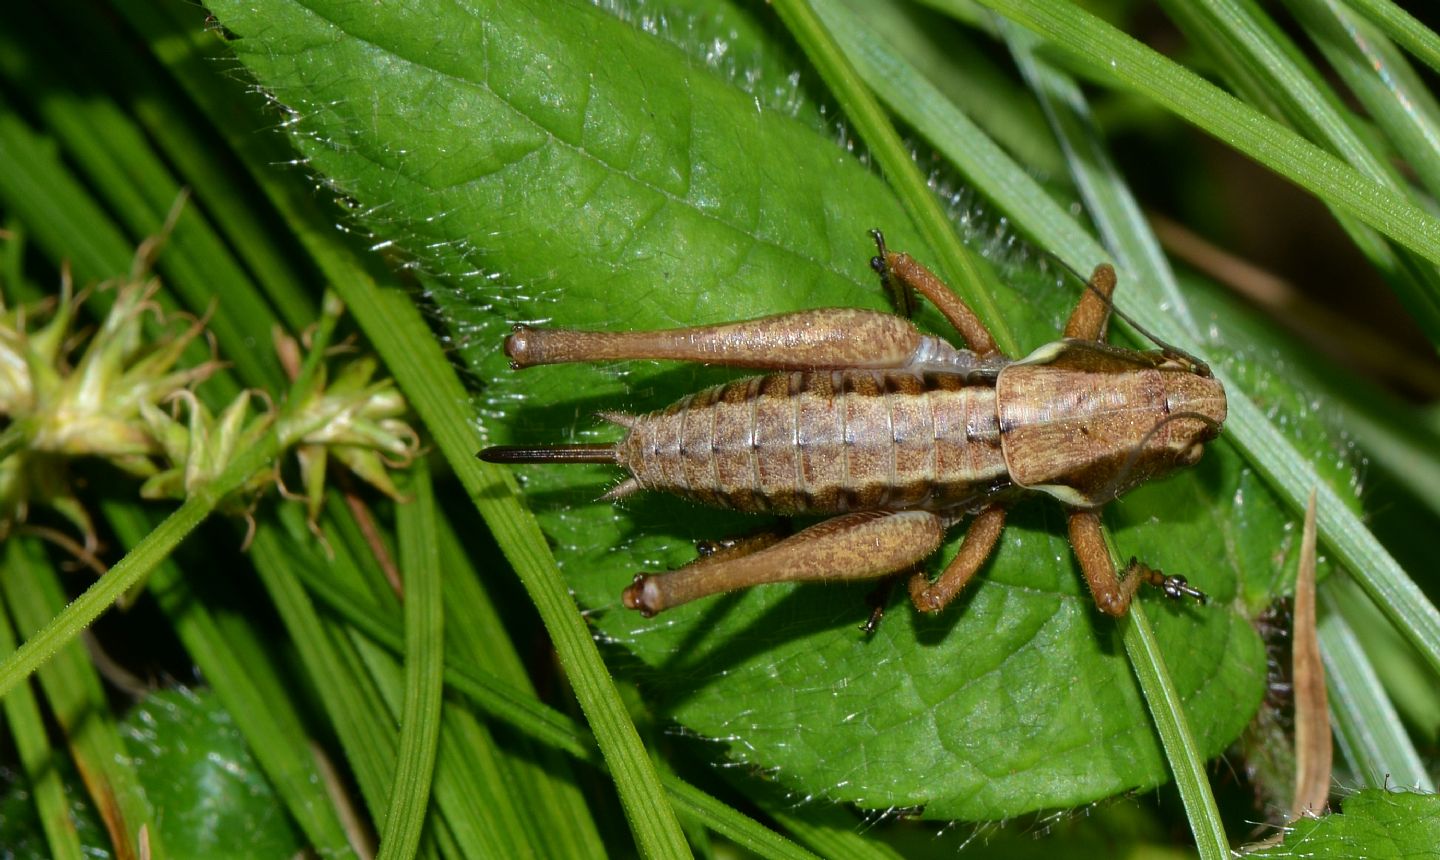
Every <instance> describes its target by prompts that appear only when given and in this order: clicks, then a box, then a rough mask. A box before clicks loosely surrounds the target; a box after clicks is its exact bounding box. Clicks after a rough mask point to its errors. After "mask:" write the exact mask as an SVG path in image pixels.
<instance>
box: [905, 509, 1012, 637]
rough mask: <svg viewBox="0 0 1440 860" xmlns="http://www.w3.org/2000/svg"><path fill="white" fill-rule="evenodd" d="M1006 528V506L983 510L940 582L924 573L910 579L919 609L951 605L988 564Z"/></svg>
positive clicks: (972, 523)
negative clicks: (1001, 533) (967, 584)
mask: <svg viewBox="0 0 1440 860" xmlns="http://www.w3.org/2000/svg"><path fill="white" fill-rule="evenodd" d="M1004 528H1005V509H1004V508H1003V507H1001V506H999V505H991V506H990V507H988V508H986V509H985V510H983V511H981V512H980V513H979V514H978V515H977V516H976V517H975V519H974V520H972V521H971V522H970V526H969V528H967V529H966V530H965V540H964V542H963V543H961V544H960V551H959V552H958V553H956V554H955V558H953V559H951V561H950V563H949V564H948V565H946V566H945V570H944V572H942V573H941V574H940V578H939V579H937V580H935V581H934V582H931V581H930V578H929V577H927V576H926V575H925V572H924V571H923V570H922V571H919V572H917V573H916V574H915V575H914V576H912V577H910V600H911V602H912V603H914V604H915V608H916V609H918V610H920V611H921V612H939V611H940V610H942V609H944V608H945V607H946V606H948V605H949V604H950V601H952V600H954V599H955V597H956V595H958V594H959V593H960V590H961V589H963V588H964V587H965V584H966V583H967V582H969V581H970V578H971V577H973V576H974V575H975V573H976V571H978V570H980V568H981V566H983V565H984V564H985V560H986V559H988V558H989V557H990V553H991V552H993V551H994V550H995V544H996V542H998V541H999V540H1000V532H1001V531H1002V530H1003V529H1004Z"/></svg>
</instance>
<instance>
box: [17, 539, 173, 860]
mask: <svg viewBox="0 0 1440 860" xmlns="http://www.w3.org/2000/svg"><path fill="white" fill-rule="evenodd" d="M5 550H6V553H5V559H6V561H5V567H4V571H3V575H0V591H3V592H4V599H5V602H6V604H7V605H8V606H9V609H10V612H11V614H12V615H13V617H14V618H15V623H16V626H17V627H18V629H19V630H20V632H21V633H22V634H24V633H29V634H30V637H29V639H28V640H27V641H26V644H25V645H22V646H21V647H20V648H19V649H18V650H16V651H15V652H13V653H12V654H11V656H10V658H9V659H8V660H6V662H5V665H6V666H9V665H11V664H13V663H16V662H18V661H19V658H20V656H21V654H22V653H23V652H24V651H25V648H26V646H28V645H30V644H31V643H33V642H35V641H36V640H39V639H41V638H42V636H43V635H44V632H45V631H46V630H49V629H52V628H53V627H54V624H53V622H52V623H49V624H47V623H46V622H47V621H48V620H50V619H53V618H55V617H56V613H57V612H59V610H60V607H61V606H62V605H63V604H64V602H65V594H64V591H63V590H62V589H61V586H60V580H59V577H58V576H57V575H56V573H55V571H54V570H53V569H52V568H51V567H50V566H49V564H48V563H46V562H45V561H44V560H42V558H41V556H40V554H39V552H38V548H37V547H36V545H35V543H34V540H33V539H26V538H11V539H10V540H7V541H5ZM101 581H102V582H103V581H104V580H101ZM88 593H89V592H87V594H88ZM80 600H84V597H83V596H82V597H81V598H80V599H79V600H77V601H76V603H79V602H80ZM73 605H74V604H72V606H73ZM63 614H64V613H61V615H63ZM42 625H44V626H43V627H42ZM37 630H39V632H36V631H37ZM56 650H57V651H58V653H56V654H55V655H54V656H55V660H53V661H52V662H50V663H49V664H48V665H46V666H45V667H44V668H43V669H42V670H41V671H40V673H39V680H40V687H41V689H42V690H44V692H45V698H46V700H47V702H48V704H49V709H50V711H51V713H52V714H53V715H54V717H55V720H56V722H58V723H59V724H60V729H61V731H62V732H64V734H65V741H66V744H67V746H68V747H69V749H70V754H71V756H72V757H73V758H74V760H75V766H76V769H77V770H78V771H79V772H80V776H81V778H82V779H83V780H84V782H85V788H86V790H87V791H88V792H89V793H90V798H91V800H92V802H93V803H94V804H95V808H96V809H97V810H99V812H100V817H101V819H102V820H103V821H104V823H105V827H106V830H107V831H108V832H109V835H110V842H111V846H112V848H113V850H114V852H115V856H116V857H117V858H120V860H133V858H139V857H140V847H139V846H140V844H141V830H142V828H143V829H144V830H145V831H147V838H148V841H149V843H150V856H151V857H156V858H161V857H165V856H167V855H166V852H165V849H164V845H165V841H164V839H163V837H162V834H161V832H160V829H159V826H158V822H157V821H156V820H155V811H154V810H152V809H151V807H150V805H149V802H148V800H147V798H146V796H145V792H144V790H143V789H142V788H141V786H140V782H139V779H138V778H137V776H136V774H135V769H134V766H133V763H132V762H131V761H130V759H129V757H128V756H127V755H126V754H125V747H124V743H123V742H122V741H121V739H120V733H119V731H118V730H117V729H116V727H115V720H114V718H113V717H112V716H111V715H110V712H109V710H108V709H107V708H106V704H105V691H104V689H103V688H102V687H101V685H100V676H99V675H98V674H97V673H96V671H95V668H94V667H93V666H91V665H90V660H89V657H88V656H87V655H86V653H85V649H84V648H82V647H81V645H80V643H78V642H60V643H57V644H56ZM26 674H28V672H27V673H26ZM22 677H23V676H22Z"/></svg>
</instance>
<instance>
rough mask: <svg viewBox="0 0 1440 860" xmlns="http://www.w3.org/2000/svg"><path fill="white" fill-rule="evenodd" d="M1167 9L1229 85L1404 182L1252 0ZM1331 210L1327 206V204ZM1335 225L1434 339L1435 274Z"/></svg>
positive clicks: (1438, 278) (1370, 172) (1382, 177)
mask: <svg viewBox="0 0 1440 860" xmlns="http://www.w3.org/2000/svg"><path fill="white" fill-rule="evenodd" d="M1164 6H1165V9H1166V11H1167V12H1168V13H1169V14H1170V16H1171V18H1173V19H1174V20H1175V22H1176V23H1177V24H1179V25H1180V27H1181V28H1182V29H1183V30H1184V32H1185V33H1186V35H1187V36H1190V37H1191V39H1192V41H1195V42H1196V43H1197V44H1200V45H1202V46H1204V48H1205V49H1206V50H1207V51H1208V53H1210V54H1211V55H1212V56H1213V57H1214V58H1215V61H1216V63H1217V64H1218V66H1219V68H1220V70H1221V72H1222V74H1223V75H1224V76H1225V78H1226V79H1227V80H1228V81H1229V82H1230V84H1231V86H1232V87H1233V88H1234V89H1235V90H1236V92H1237V93H1239V94H1240V95H1241V96H1242V97H1243V98H1245V99H1246V100H1247V101H1249V102H1250V103H1251V104H1253V105H1255V106H1257V107H1259V108H1262V109H1264V110H1265V111H1267V112H1268V113H1269V114H1271V115H1272V116H1274V117H1275V118H1277V119H1278V120H1280V121H1282V122H1286V123H1288V124H1289V125H1291V126H1292V127H1294V128H1296V129H1298V130H1299V131H1300V132H1301V133H1302V134H1304V135H1306V136H1307V137H1308V138H1309V139H1310V140H1313V141H1315V142H1317V143H1318V144H1320V145H1322V146H1325V147H1327V148H1328V149H1330V150H1331V151H1332V152H1334V153H1335V154H1336V155H1338V156H1339V157H1341V158H1342V159H1344V160H1345V161H1347V162H1348V163H1349V164H1350V165H1352V166H1353V167H1354V168H1355V169H1356V170H1358V171H1360V173H1361V174H1363V175H1364V176H1366V177H1368V178H1369V179H1371V180H1373V181H1374V182H1376V183H1378V184H1379V185H1381V186H1384V187H1386V188H1389V189H1392V190H1393V191H1395V192H1396V193H1399V194H1404V195H1408V193H1409V189H1408V186H1407V184H1406V182H1405V180H1404V179H1403V177H1401V175H1400V172H1399V170H1398V169H1396V168H1395V166H1394V165H1392V164H1391V163H1390V161H1389V159H1390V155H1389V153H1388V152H1387V151H1384V149H1383V147H1380V146H1379V145H1378V143H1377V141H1376V140H1375V138H1374V136H1373V135H1369V136H1367V135H1362V134H1361V133H1360V131H1359V129H1358V128H1357V126H1358V125H1359V121H1358V120H1357V119H1356V118H1355V117H1354V115H1353V114H1352V113H1351V112H1350V110H1349V109H1348V108H1347V107H1346V106H1345V105H1344V104H1343V103H1342V102H1341V101H1340V99H1339V97H1338V96H1336V95H1335V93H1334V88H1333V87H1332V86H1331V85H1330V84H1329V82H1328V81H1327V80H1326V79H1325V77H1324V76H1323V75H1322V74H1321V73H1320V71H1319V70H1318V69H1316V68H1315V67H1314V65H1313V64H1311V62H1310V61H1309V59H1308V58H1307V57H1306V56H1305V55H1304V53H1303V52H1301V50H1300V49H1299V48H1298V47H1297V46H1296V45H1295V44H1294V43H1293V42H1292V41H1291V40H1290V38H1289V37H1288V36H1287V35H1286V34H1285V33H1284V32H1283V31H1282V30H1281V29H1280V27H1279V25H1277V24H1276V23H1275V22H1274V21H1272V20H1271V19H1270V18H1269V16H1268V15H1267V14H1266V13H1265V11H1264V10H1263V9H1261V8H1260V7H1259V6H1258V4H1256V3H1255V2H1253V0H1217V2H1215V3H1207V4H1195V3H1185V2H1174V1H1173V0H1166V2H1165V3H1164ZM1333 208H1334V207H1332V209H1333ZM1335 216H1336V219H1337V220H1338V221H1339V223H1340V226H1341V227H1342V228H1343V229H1344V230H1345V231H1346V232H1347V233H1348V234H1349V235H1350V238H1351V239H1352V241H1354V242H1355V244H1356V246H1357V247H1358V248H1359V249H1360V250H1361V252H1362V253H1364V254H1365V256H1366V257H1367V258H1368V259H1369V260H1370V261H1371V263H1372V264H1373V265H1375V267H1376V268H1377V269H1379V270H1380V271H1381V272H1382V273H1384V274H1385V277H1386V279H1387V280H1388V281H1389V282H1390V284H1391V285H1392V288H1393V289H1394V290H1395V293H1396V295H1397V296H1399V297H1400V299H1401V300H1402V301H1403V302H1404V303H1405V306H1406V307H1407V308H1408V309H1409V310H1410V312H1411V314H1412V315H1413V316H1414V317H1415V319H1416V321H1417V322H1418V323H1419V325H1420V327H1421V328H1422V329H1423V330H1424V331H1426V332H1427V333H1428V334H1429V335H1430V336H1431V339H1432V340H1434V341H1437V342H1440V273H1437V272H1436V271H1435V267H1433V266H1428V265H1426V264H1425V263H1424V262H1423V261H1420V260H1417V259H1416V258H1415V257H1414V255H1413V254H1411V253H1410V252H1408V251H1406V250H1404V249H1396V248H1394V247H1392V246H1391V245H1390V243H1389V242H1387V241H1386V240H1385V239H1384V238H1383V237H1381V236H1379V235H1377V234H1376V233H1375V231H1373V230H1371V229H1370V228H1368V227H1366V226H1365V225H1364V224H1361V223H1358V222H1357V221H1356V219H1355V218H1354V217H1353V216H1351V215H1349V214H1347V213H1346V212H1344V211H1342V210H1335Z"/></svg>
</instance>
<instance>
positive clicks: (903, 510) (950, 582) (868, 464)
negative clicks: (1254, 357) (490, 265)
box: [480, 230, 1226, 630]
mask: <svg viewBox="0 0 1440 860" xmlns="http://www.w3.org/2000/svg"><path fill="white" fill-rule="evenodd" d="M872 235H873V236H874V238H875V242H876V246H877V248H878V249H879V255H878V256H876V257H875V258H874V259H872V260H871V266H872V267H873V268H874V269H875V270H876V272H877V273H879V274H880V276H881V279H882V281H883V283H884V284H885V285H886V286H887V287H891V288H897V287H898V288H899V289H897V292H898V293H899V294H901V295H907V294H908V293H907V290H914V291H915V292H918V293H920V294H921V295H923V296H925V297H926V298H927V299H929V300H930V301H931V302H932V303H934V305H935V306H936V307H937V308H939V310H940V312H941V313H942V314H943V315H944V316H945V318H946V319H947V320H949V321H950V323H951V324H952V325H954V326H955V328H956V329H957V330H958V331H959V332H960V334H961V336H962V337H964V339H965V341H966V343H967V344H968V345H969V349H958V348H956V347H954V346H952V345H951V344H949V343H947V342H946V341H944V340H941V339H940V338H937V337H934V336H930V335H925V334H922V333H921V332H920V331H919V330H918V329H916V328H915V326H914V325H912V324H911V323H910V322H909V321H908V320H905V319H902V318H901V317H898V316H894V315H892V314H885V313H880V312H877V311H868V310H859V309H851V308H822V309H817V310H810V311H800V312H797V313H787V314H779V315H777V316H770V317H763V318H761V319H755V320H749V321H746V322H735V323H726V324H721V325H711V326H699V327H695V328H684V329H669V330H663V331H649V332H589V331H575V330H569V329H548V330H540V329H532V328H529V327H526V326H517V327H516V329H515V332H514V333H513V334H512V335H510V337H509V338H508V339H507V340H506V341H505V352H506V354H507V355H508V356H510V358H511V363H512V366H513V367H516V368H521V367H529V366H532V365H537V364H555V363H560V362H571V361H607V360H624V359H671V360H678V361H698V362H705V363H709V364H723V365H730V366H734V367H748V368H760V369H765V370H770V371H778V372H776V373H772V374H771V375H768V376H759V377H752V378H749V379H742V380H739V381H737V382H731V383H728V384H725V385H720V386H716V387H713V388H707V389H705V390H704V391H701V392H698V393H696V394H692V395H690V396H688V397H685V398H683V399H681V400H680V401H678V402H676V403H674V404H673V405H671V406H670V407H669V408H667V409H663V410H661V411H659V412H652V413H649V414H645V415H628V414H622V413H618V412H606V413H602V415H601V417H603V418H605V419H606V420H608V421H611V422H613V423H615V424H619V425H621V426H623V427H626V428H628V430H629V433H628V434H627V435H626V436H625V438H624V439H621V440H620V441H619V442H616V443H614V444H581V445H559V446H550V447H516V446H500V447H493V448H487V449H485V450H484V451H481V452H480V457H481V458H482V459H484V460H487V461H489V462H492V463H613V464H616V465H619V466H622V467H624V468H625V469H626V470H628V471H629V473H630V477H629V478H628V479H626V480H625V481H624V482H623V483H621V484H620V485H619V486H617V487H615V488H614V489H613V490H611V491H610V492H609V493H607V494H606V498H609V499H618V498H620V497H622V496H626V495H629V494H630V493H632V492H635V491H636V490H640V489H647V490H660V491H664V492H669V493H674V494H676V495H679V496H682V497H684V498H687V499H691V500H693V501H696V502H700V503H702V504H706V505H714V506H718V507H725V508H734V509H736V510H741V511H752V512H757V513H762V512H763V513H775V514H833V515H834V516H833V518H832V519H828V520H825V521H824V522H821V523H819V524H817V525H813V526H811V527H809V528H807V529H804V530H803V531H800V532H798V533H796V534H794V535H792V536H790V537H786V538H783V539H781V538H779V537H778V536H774V535H765V536H761V537H753V538H747V539H741V540H738V541H727V542H723V543H719V544H709V545H703V544H702V546H701V557H700V558H699V559H697V560H696V561H695V562H693V563H691V564H689V565H686V566H685V567H682V568H680V569H679V570H675V571H671V572H668V573H662V574H658V575H649V574H640V575H637V576H636V577H635V580H634V582H633V583H631V585H630V586H629V587H628V588H626V589H625V592H624V595H623V601H624V603H625V605H626V606H627V607H629V608H631V609H637V610H639V611H640V612H642V613H644V614H645V615H647V616H648V615H653V614H654V613H657V612H660V611H661V610H664V609H668V608H670V607H672V606H678V605H680V604H682V603H687V602H689V601H691V600H695V599H696V598H700V597H705V596H707V595H712V594H719V593H722V592H728V591H733V590H735V589H739V588H747V587H749V586H752V585H759V584H762V583H769V582H786V581H798V580H807V581H808V580H823V581H832V580H851V579H868V578H879V577H885V576H888V575H891V574H898V573H902V572H904V571H907V570H913V569H915V568H916V567H918V566H919V564H920V563H921V562H922V561H924V559H925V558H926V557H927V556H929V555H930V554H931V553H933V552H935V550H937V549H939V547H940V544H941V542H942V541H943V540H944V537H945V533H946V531H947V530H948V529H949V528H951V527H952V526H954V525H956V524H958V523H959V522H961V521H962V520H963V519H965V518H966V517H969V516H972V515H973V517H974V519H973V520H972V521H971V523H970V526H969V529H968V531H967V532H966V535H965V539H964V542H963V543H962V544H961V547H960V551H959V553H957V554H956V556H955V558H954V560H952V561H951V562H950V564H949V565H948V566H947V567H946V568H945V570H944V572H943V573H941V575H940V577H939V578H938V579H936V580H934V581H933V582H932V581H931V580H930V579H929V577H928V576H926V574H925V573H924V572H923V571H918V572H915V573H913V574H912V575H911V576H910V580H909V587H910V598H911V600H912V601H913V602H914V604H915V606H916V608H917V609H919V610H920V611H922V612H939V611H940V610H941V609H943V608H944V607H945V606H946V605H947V604H948V603H949V602H950V601H951V600H953V599H954V598H955V596H956V595H957V594H958V593H959V592H960V590H961V589H962V588H964V587H965V584H966V583H967V582H969V580H970V578H971V577H972V576H974V574H975V572H976V571H977V570H979V569H980V567H981V565H983V564H984V562H985V560H986V559H987V558H988V557H989V556H990V553H991V551H992V550H993V549H994V547H995V543H996V541H997V539H998V538H999V536H1000V531H1001V529H1002V528H1003V526H1004V522H1005V509H1006V506H1007V505H1008V504H1009V503H1010V502H1011V501H1013V499H1014V498H1015V496H1016V495H1017V494H1018V493H1020V492H1023V491H1032V492H1041V493H1046V494H1049V495H1051V496H1053V497H1055V498H1056V499H1059V500H1060V502H1061V503H1063V504H1064V505H1065V506H1066V507H1067V510H1068V518H1069V534H1070V543H1071V545H1072V546H1073V547H1074V549H1075V555H1076V557H1077V558H1078V559H1079V561H1080V567H1081V570H1082V571H1083V572H1084V575H1085V579H1086V581H1087V582H1088V583H1089V585H1090V591H1091V593H1092V594H1093V595H1094V598H1095V603H1096V604H1097V605H1098V606H1099V607H1100V609H1101V610H1103V611H1104V612H1106V613H1108V614H1110V615H1114V616H1120V615H1123V614H1125V612H1126V610H1127V609H1128V608H1129V606H1130V601H1131V599H1132V597H1133V596H1134V594H1135V591H1136V589H1137V588H1139V586H1140V584H1141V583H1149V584H1151V585H1154V586H1158V587H1160V588H1161V589H1163V590H1164V592H1165V594H1167V595H1168V596H1170V597H1172V598H1178V597H1180V596H1183V595H1188V596H1190V597H1194V598H1196V599H1198V600H1201V601H1203V600H1204V599H1205V598H1204V595H1203V594H1202V593H1201V592H1199V591H1197V590H1195V589H1194V588H1191V587H1190V586H1189V585H1188V584H1187V583H1186V580H1185V578H1184V577H1181V576H1165V575H1164V574H1162V573H1161V572H1159V571H1157V570H1152V569H1151V568H1149V567H1147V566H1145V565H1144V564H1142V563H1140V562H1138V561H1136V560H1134V559H1131V561H1130V565H1129V567H1128V568H1127V569H1126V571H1125V575H1124V576H1123V577H1122V576H1120V575H1118V574H1117V572H1116V569H1115V565H1114V564H1113V562H1112V561H1111V558H1110V554H1109V551H1108V550H1107V548H1106V546H1105V541H1104V538H1103V536H1102V534H1101V531H1100V516H1099V509H1100V508H1101V507H1102V506H1104V505H1105V504H1106V503H1107V502H1109V501H1110V500H1111V499H1114V498H1115V497H1116V496H1118V495H1120V494H1121V493H1123V492H1125V491H1126V490H1128V489H1131V488H1132V487H1135V486H1137V485H1139V484H1141V483H1144V482H1145V481H1148V480H1150V479H1152V478H1158V477H1160V476H1162V475H1166V474H1168V473H1170V472H1172V471H1174V470H1176V469H1179V468H1182V467H1185V466H1189V465H1192V464H1193V463H1195V462H1196V461H1197V460H1198V459H1199V458H1200V455H1201V453H1202V452H1203V450H1204V445H1205V443H1206V442H1208V441H1210V440H1212V439H1214V438H1215V437H1216V436H1218V435H1219V432H1220V427H1221V424H1222V423H1223V422H1224V420H1225V412H1226V401H1225V389H1224V388H1223V387H1222V386H1221V384H1220V383H1219V381H1217V380H1215V379H1214V378H1213V377H1212V376H1211V375H1210V370H1209V368H1208V367H1206V366H1205V364H1204V363H1203V362H1201V361H1199V360H1198V359H1196V358H1194V357H1192V356H1190V355H1187V354H1186V353H1184V352H1182V351H1180V350H1178V349H1175V348H1173V347H1168V346H1165V345H1163V344H1160V345H1161V346H1162V349H1159V350H1153V351H1136V350H1130V349H1122V348H1120V347H1115V346H1110V345H1108V344H1106V343H1104V340H1103V339H1104V336H1105V329H1106V325H1107V323H1108V320H1109V316H1110V312H1111V310H1113V306H1112V305H1111V302H1110V295H1111V294H1112V293H1113V291H1114V289H1115V270H1114V269H1112V268H1111V267H1110V266H1109V265H1105V264H1101V265H1099V266H1097V267H1096V268H1095V271H1094V273H1093V274H1092V275H1091V277H1090V281H1089V283H1088V285H1087V289H1086V291H1085V294H1084V295H1082V296H1081V298H1080V301H1079V303H1078V304H1077V305H1076V306H1075V309H1074V311H1072V312H1071V315H1070V319H1069V321H1068V322H1067V323H1066V325H1065V332H1064V338H1063V339H1062V340H1058V341H1055V342H1053V343H1049V344H1046V345H1045V346H1042V347H1040V348H1039V349H1037V350H1035V351H1034V352H1032V353H1031V354H1030V355H1028V356H1026V357H1025V358H1022V359H1019V360H1012V359H1010V358H1008V357H1006V356H1005V355H1003V354H1002V353H1001V352H1000V351H999V349H998V348H997V347H996V346H995V340H994V338H993V337H991V335H990V332H989V331H988V330H987V329H986V328H985V326H984V325H983V324H982V323H981V322H980V319H979V318H978V317H977V316H975V313H974V312H973V311H972V310H971V309H970V308H969V307H968V306H967V305H966V304H965V303H964V302H963V301H962V300H961V299H960V298H959V297H958V296H956V295H955V294H954V293H952V292H951V291H950V290H949V289H948V288H947V287H946V286H945V285H944V284H943V283H942V282H941V281H940V279H939V278H937V277H936V276H935V275H934V274H933V273H931V272H930V271H929V270H928V269H926V268H925V267H924V266H923V265H921V264H920V263H917V262H916V261H915V260H914V259H912V258H911V257H910V256H909V255H908V254H902V253H893V252H890V251H887V250H886V248H885V242H884V238H883V237H882V236H881V235H880V232H879V231H878V230H877V231H872ZM1142 331H1143V329H1142ZM1156 343H1157V344H1159V343H1160V342H1159V341H1156ZM879 615H880V609H879V608H878V607H877V610H876V612H875V613H874V614H873V615H872V617H871V621H870V623H869V624H867V625H866V629H872V630H873V629H874V624H875V623H876V622H877V621H878V620H879Z"/></svg>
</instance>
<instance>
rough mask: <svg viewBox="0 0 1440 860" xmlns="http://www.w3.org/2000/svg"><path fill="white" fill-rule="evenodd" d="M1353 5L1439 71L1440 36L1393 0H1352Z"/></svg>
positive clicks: (1421, 59) (1353, 7)
mask: <svg viewBox="0 0 1440 860" xmlns="http://www.w3.org/2000/svg"><path fill="white" fill-rule="evenodd" d="M1350 7H1351V8H1352V9H1355V10H1357V11H1358V12H1360V14H1362V15H1364V16H1365V17H1367V18H1369V19H1370V20H1371V21H1373V22H1374V23H1375V25H1376V26H1377V27H1379V28H1380V29H1381V30H1383V31H1384V32H1385V34H1386V35H1387V36H1389V37H1390V38H1392V39H1394V40H1395V41H1396V42H1397V43H1399V44H1400V45H1403V46H1404V47H1405V49H1406V50H1408V51H1409V52H1410V53H1412V54H1414V55H1415V56H1416V57H1417V58H1419V59H1420V61H1421V62H1423V63H1425V64H1426V65H1428V66H1429V67H1430V68H1432V69H1434V70H1435V71H1437V72H1440V36H1437V35H1436V34H1435V31H1434V30H1431V29H1430V28H1429V27H1426V26H1425V25H1424V24H1422V23H1420V21H1419V19H1417V18H1416V17H1415V16H1414V15H1411V14H1410V13H1409V12H1406V11H1405V10H1404V9H1401V8H1400V7H1399V6H1397V5H1395V4H1394V3H1392V2H1391V0H1350Z"/></svg>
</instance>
